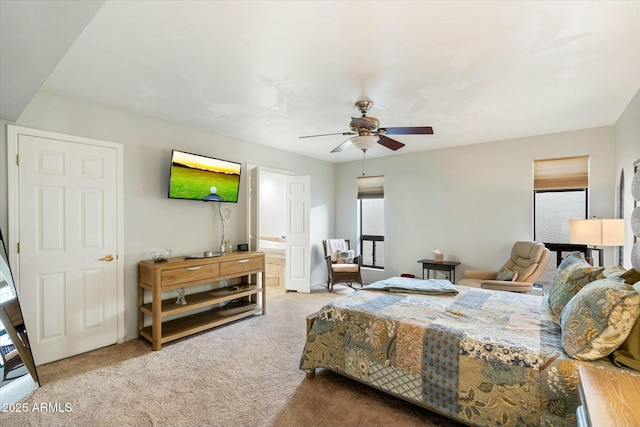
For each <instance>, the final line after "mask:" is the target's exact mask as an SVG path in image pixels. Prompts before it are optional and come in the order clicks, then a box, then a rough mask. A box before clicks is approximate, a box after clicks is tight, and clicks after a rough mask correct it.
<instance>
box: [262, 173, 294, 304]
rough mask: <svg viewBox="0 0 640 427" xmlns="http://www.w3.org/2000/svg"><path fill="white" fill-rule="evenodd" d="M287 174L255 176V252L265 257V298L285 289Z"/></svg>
mask: <svg viewBox="0 0 640 427" xmlns="http://www.w3.org/2000/svg"><path fill="white" fill-rule="evenodd" d="M288 175H289V174H287V173H284V172H280V171H273V170H268V169H266V170H265V169H263V168H260V170H259V172H258V180H259V188H260V194H259V196H258V198H259V214H258V218H259V219H258V220H259V227H258V229H259V230H260V233H259V236H258V237H259V239H258V250H259V251H261V252H264V254H265V274H266V276H267V277H266V279H267V280H266V283H267V297H269V296H271V295H274V294H280V293H284V292H285V289H286V260H287V244H286V236H287V224H286V177H287V176H288Z"/></svg>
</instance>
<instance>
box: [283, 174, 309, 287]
mask: <svg viewBox="0 0 640 427" xmlns="http://www.w3.org/2000/svg"><path fill="white" fill-rule="evenodd" d="M310 183H311V178H310V177H309V176H288V177H287V190H286V203H287V236H286V242H287V260H286V267H287V268H286V270H287V277H286V280H285V283H286V289H287V290H292V291H298V292H305V293H310V292H311V266H310V262H311V253H310V250H311V229H310V228H311V224H310V215H311V191H310Z"/></svg>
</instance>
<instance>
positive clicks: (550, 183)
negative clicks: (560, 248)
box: [533, 156, 589, 243]
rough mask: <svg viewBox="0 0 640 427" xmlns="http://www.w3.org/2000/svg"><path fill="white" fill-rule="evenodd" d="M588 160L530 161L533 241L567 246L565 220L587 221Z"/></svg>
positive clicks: (564, 158) (567, 238) (569, 158)
mask: <svg viewBox="0 0 640 427" xmlns="http://www.w3.org/2000/svg"><path fill="white" fill-rule="evenodd" d="M588 191H589V156H576V157H563V158H555V159H543V160H534V161H533V193H534V203H533V210H534V215H533V218H534V227H533V229H534V236H533V238H534V240H537V241H541V242H546V243H568V242H569V220H570V219H585V218H587V215H588V212H587V206H588Z"/></svg>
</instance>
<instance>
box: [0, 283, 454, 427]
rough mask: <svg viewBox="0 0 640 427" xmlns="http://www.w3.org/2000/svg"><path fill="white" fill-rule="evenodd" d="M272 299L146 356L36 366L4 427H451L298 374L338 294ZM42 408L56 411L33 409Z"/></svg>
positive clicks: (367, 392)
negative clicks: (318, 322) (315, 324)
mask: <svg viewBox="0 0 640 427" xmlns="http://www.w3.org/2000/svg"><path fill="white" fill-rule="evenodd" d="M336 290H337V295H336V294H330V293H328V292H326V291H321V290H320V291H319V292H314V293H311V294H308V295H307V294H297V293H287V294H279V295H278V294H276V295H273V296H270V297H269V298H268V301H267V315H266V316H256V317H252V318H249V319H244V320H241V321H238V322H235V323H233V324H231V325H227V326H224V327H220V328H217V329H214V330H211V331H207V332H203V333H201V334H198V335H195V336H192V337H189V338H185V339H182V340H179V341H175V342H173V343H170V344H167V345H165V346H163V348H162V350H160V351H156V352H153V351H151V347H150V345H149V344H148V343H147V342H146V341H141V340H133V341H129V342H126V343H124V344H120V345H114V346H111V347H107V348H103V349H100V350H97V351H93V352H91V353H86V354H83V355H80V356H76V357H73V358H70V359H66V360H62V361H59V362H55V363H51V364H48V365H45V366H41V367H40V368H39V375H40V379H41V382H42V387H41V388H39V389H38V390H36V391H35V392H34V394H32V395H31V396H30V397H29V398H28V399H27V400H26V401H25V402H24V403H25V404H26V407H27V408H28V409H29V410H28V412H26V413H3V414H0V425H3V426H22V425H26V426H457V425H458V424H457V423H455V422H453V421H450V420H447V419H446V418H443V417H440V416H438V415H436V414H433V413H431V412H429V411H427V410H425V409H422V408H420V407H417V406H414V405H411V404H409V403H407V402H404V401H402V400H400V399H396V398H393V397H390V396H388V395H386V394H384V393H381V392H378V391H377V390H374V389H371V388H369V387H366V386H364V385H361V384H359V383H357V382H355V381H352V380H349V379H346V378H344V377H342V376H340V375H337V374H334V373H332V372H328V371H319V372H318V375H317V376H316V378H315V379H313V380H307V379H306V378H305V374H304V372H302V371H300V370H299V369H298V363H299V360H300V354H301V352H302V347H303V345H304V340H305V333H306V329H305V327H306V326H305V316H306V315H307V314H310V313H312V312H314V311H317V310H318V309H319V308H320V307H321V306H322V305H323V304H325V303H326V302H329V301H331V300H332V299H333V298H334V297H336V296H340V294H345V293H349V292H350V290H347V289H346V288H342V289H341V288H340V287H338V288H336ZM42 404H46V405H47V408H48V409H53V410H55V411H56V412H37V411H34V410H33V409H34V405H36V406H37V407H38V408H40V407H41V406H40V405H42Z"/></svg>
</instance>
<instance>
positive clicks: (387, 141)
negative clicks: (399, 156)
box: [378, 135, 404, 151]
mask: <svg viewBox="0 0 640 427" xmlns="http://www.w3.org/2000/svg"><path fill="white" fill-rule="evenodd" d="M378 136H379V137H380V139H379V140H378V144H380V145H384V146H385V147H387V148H388V149H390V150H393V151H396V150H399V149H401V148H402V147H404V144H403V143H402V142H400V141H396V140H395V139H391V138H389V137H387V136H384V135H378Z"/></svg>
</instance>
